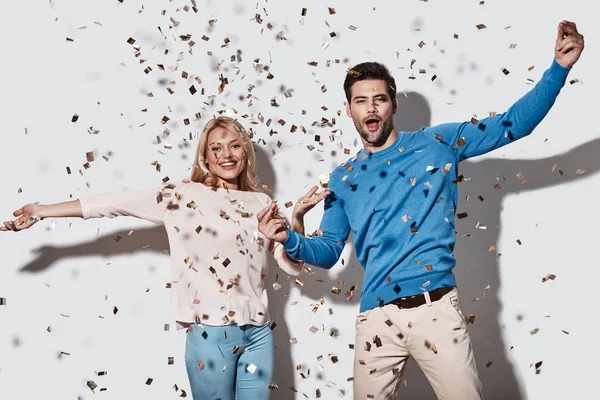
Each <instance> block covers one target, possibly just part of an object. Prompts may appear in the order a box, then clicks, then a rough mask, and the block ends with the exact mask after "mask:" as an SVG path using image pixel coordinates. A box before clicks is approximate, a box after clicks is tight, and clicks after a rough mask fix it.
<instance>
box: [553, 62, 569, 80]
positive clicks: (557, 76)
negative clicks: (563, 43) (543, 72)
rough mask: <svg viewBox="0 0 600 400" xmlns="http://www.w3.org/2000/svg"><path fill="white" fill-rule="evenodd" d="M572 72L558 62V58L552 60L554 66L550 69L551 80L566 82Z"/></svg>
mask: <svg viewBox="0 0 600 400" xmlns="http://www.w3.org/2000/svg"><path fill="white" fill-rule="evenodd" d="M570 71H571V68H565V67H563V66H562V65H560V64H559V63H558V62H557V61H556V58H554V59H553V60H552V65H551V66H550V68H549V69H548V75H549V78H550V79H552V80H556V81H560V82H565V81H566V80H567V75H569V72H570Z"/></svg>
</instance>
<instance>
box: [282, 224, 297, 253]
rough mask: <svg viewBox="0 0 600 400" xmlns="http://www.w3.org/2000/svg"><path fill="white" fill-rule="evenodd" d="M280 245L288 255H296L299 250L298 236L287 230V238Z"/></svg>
mask: <svg viewBox="0 0 600 400" xmlns="http://www.w3.org/2000/svg"><path fill="white" fill-rule="evenodd" d="M282 244H283V247H284V248H285V251H286V252H287V253H288V254H294V253H296V252H297V251H298V250H299V248H300V234H299V233H298V232H294V231H291V230H289V229H288V238H287V240H286V241H285V242H283V243H282Z"/></svg>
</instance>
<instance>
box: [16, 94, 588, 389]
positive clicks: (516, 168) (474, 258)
mask: <svg viewBox="0 0 600 400" xmlns="http://www.w3.org/2000/svg"><path fill="white" fill-rule="evenodd" d="M398 102H399V111H398V113H397V114H396V116H395V119H394V124H395V126H396V128H397V129H399V130H403V131H414V130H418V129H419V128H421V127H423V126H429V124H430V121H431V112H430V109H429V106H428V103H427V101H426V100H425V99H424V98H423V97H422V96H421V95H419V94H417V93H407V95H406V97H405V96H404V94H402V93H401V94H399V96H398ZM533 134H534V135H535V132H534V133H533ZM598 153H600V139H596V140H593V141H591V142H588V143H586V144H583V145H580V146H578V147H576V148H573V149H571V150H569V151H568V152H566V153H563V154H559V155H557V156H553V157H550V158H546V159H541V160H503V159H487V160H483V161H481V162H477V163H475V162H472V161H469V160H467V161H463V162H462V163H461V164H460V168H459V170H460V173H461V174H462V175H464V176H465V178H470V180H468V181H464V182H463V183H461V184H460V185H461V186H460V189H459V190H460V192H459V198H460V199H461V200H460V202H459V208H458V212H461V211H464V210H466V209H467V207H468V214H469V216H468V218H465V219H460V220H457V221H456V229H457V231H458V233H459V234H458V237H457V243H456V248H455V255H456V259H457V266H456V267H455V269H454V273H455V275H456V277H457V282H458V286H459V288H460V289H459V292H460V296H461V308H462V310H463V312H464V314H465V315H469V314H474V315H475V316H476V320H475V323H474V324H473V325H470V328H469V332H470V334H471V338H472V342H473V347H474V351H475V357H476V360H477V365H478V368H479V372H480V378H481V381H482V383H483V391H484V398H485V399H486V400H504V399H511V400H520V399H522V398H523V394H522V392H523V391H522V390H521V388H520V387H519V383H518V380H517V379H516V377H515V374H514V371H513V368H512V366H511V364H510V362H509V360H508V359H507V357H506V353H507V352H508V348H509V347H510V345H509V344H505V343H503V342H502V338H501V329H502V327H501V326H499V324H498V318H499V314H500V310H501V306H502V304H501V303H500V301H499V299H498V297H497V294H496V293H497V290H498V288H499V287H500V284H501V282H500V278H499V272H498V263H497V256H496V254H495V252H488V249H489V248H490V246H492V245H493V246H497V243H498V239H499V235H500V230H499V228H498V227H499V226H500V211H501V210H502V200H503V198H504V195H505V194H511V193H520V192H524V191H527V190H535V189H540V188H545V187H549V186H554V185H559V184H562V183H565V182H570V181H574V180H577V179H584V178H585V177H588V176H590V175H591V174H593V173H596V172H597V171H598V170H599V169H600V160H598V158H597V156H596V155H597V154H598ZM554 164H558V165H559V167H560V168H561V169H562V170H563V171H564V174H563V175H562V176H561V175H559V174H558V173H557V172H552V166H553V165H554ZM578 168H585V169H586V173H585V174H576V173H575V171H576V170H577V169H578ZM257 172H258V175H259V177H260V178H261V181H262V182H263V183H265V184H267V186H269V188H271V190H272V191H273V193H276V181H275V174H274V172H273V169H272V166H271V164H270V163H269V161H268V155H267V154H266V153H265V150H263V149H262V148H260V147H257ZM517 173H521V174H522V175H523V176H524V177H526V179H527V182H526V183H525V184H521V182H520V181H519V179H518V178H517ZM497 178H499V180H497ZM496 183H498V184H500V186H501V189H495V188H494V185H495V184H496ZM479 195H480V196H482V197H483V198H484V201H483V202H482V201H479V200H478V199H477V196H479ZM466 196H470V200H469V202H468V205H467V204H466V203H465V200H464V199H465V198H466ZM476 221H481V223H482V224H484V225H486V226H487V229H486V230H481V229H476V228H475V222H476ZM463 234H470V235H471V237H469V238H467V237H463V236H462V235H463ZM115 235H119V236H121V237H122V238H124V239H123V240H120V241H119V242H115V241H114V237H115ZM148 245H149V247H146V246H148ZM167 249H168V241H167V235H166V232H165V230H164V228H163V227H162V226H157V227H150V228H144V229H136V230H135V233H134V234H132V235H129V230H123V231H122V232H117V233H112V234H110V235H106V236H102V237H98V238H96V239H95V240H94V241H91V242H87V243H82V244H78V245H75V246H69V247H52V246H43V247H41V248H39V249H36V253H37V258H35V259H34V260H32V261H31V262H30V263H28V264H27V265H24V266H23V267H22V268H21V269H20V271H21V272H40V271H43V270H44V269H46V268H48V267H50V265H51V264H52V263H54V262H55V261H58V260H60V259H63V258H69V257H81V256H86V257H87V256H91V255H99V256H100V255H102V256H104V255H108V256H112V255H116V254H130V253H135V252H140V251H153V252H158V253H162V252H163V251H164V250H167ZM344 265H345V267H343V268H339V267H336V268H338V269H339V272H337V276H333V277H328V276H326V274H323V273H322V271H317V275H319V278H321V281H320V282H317V281H316V279H306V281H307V283H306V284H305V285H304V286H303V287H302V288H301V290H302V292H303V294H304V295H306V296H308V297H310V298H315V299H319V298H321V297H324V299H325V302H326V304H348V303H347V302H346V300H345V297H344V293H345V292H346V291H348V289H349V288H350V286H351V285H354V284H356V285H358V290H357V291H356V294H355V296H354V299H353V300H352V301H351V304H356V303H357V302H358V301H359V299H360V294H359V292H360V289H361V287H362V285H361V283H362V279H363V275H364V271H363V268H362V267H361V266H360V264H359V263H358V261H357V260H356V256H355V254H354V252H352V255H351V257H350V258H349V259H348V260H345V262H344ZM270 269H271V272H270V276H269V277H268V278H267V289H268V291H269V299H270V300H269V301H270V310H271V317H272V320H273V321H275V322H276V324H277V326H276V327H275V329H274V335H275V346H276V350H275V363H276V364H275V365H276V368H275V376H274V378H273V380H274V381H275V382H276V383H277V384H278V385H279V388H280V390H279V391H277V392H273V396H272V398H273V399H293V398H294V394H293V393H292V392H291V391H290V390H289V389H288V388H289V387H290V386H295V384H294V380H295V377H296V375H295V370H294V366H293V365H292V358H291V353H290V344H289V338H290V334H289V330H288V327H287V326H286V324H285V319H284V315H285V312H286V304H287V303H286V301H287V299H286V295H287V292H288V291H289V285H291V284H293V280H290V281H289V282H287V284H286V282H285V281H284V280H285V278H286V277H285V275H283V274H281V273H279V272H280V270H278V268H277V266H276V265H275V263H274V262H273V261H272V260H271V262H270ZM333 272H334V273H336V271H335V269H334V271H333ZM275 274H279V279H278V281H279V282H280V283H281V284H282V288H281V289H280V290H278V291H273V289H272V283H273V282H274V281H275V276H276V275H275ZM311 278H314V277H311ZM338 280H344V282H345V284H344V285H343V286H341V289H342V293H341V294H340V295H335V294H333V293H332V292H331V290H330V289H331V287H332V286H338V287H339V286H340V285H338ZM488 285H489V286H490V288H491V289H490V290H488V291H487V293H486V295H485V299H483V291H484V288H485V287H486V286H488ZM475 298H480V300H479V301H472V300H473V299H475ZM334 318H335V315H334ZM330 327H331V328H334V329H335V326H334V325H331V326H330ZM352 334H353V333H352ZM344 345H346V344H345V343H344ZM490 362H491V365H489V367H486V365H488V363H490ZM299 379H300V378H299ZM404 380H405V382H403V385H402V388H401V391H400V397H401V398H404V399H423V400H428V399H435V395H434V393H433V390H432V389H431V386H430V385H429V383H428V382H427V380H426V378H425V376H424V375H423V373H422V372H421V371H420V369H419V368H418V366H417V365H416V364H415V363H414V362H413V361H412V360H411V362H409V363H408V365H407V369H406V371H405V375H404Z"/></svg>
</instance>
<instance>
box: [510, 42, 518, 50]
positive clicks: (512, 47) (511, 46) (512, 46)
mask: <svg viewBox="0 0 600 400" xmlns="http://www.w3.org/2000/svg"><path fill="white" fill-rule="evenodd" d="M508 48H509V49H516V48H517V44H516V43H511V45H510V46H508Z"/></svg>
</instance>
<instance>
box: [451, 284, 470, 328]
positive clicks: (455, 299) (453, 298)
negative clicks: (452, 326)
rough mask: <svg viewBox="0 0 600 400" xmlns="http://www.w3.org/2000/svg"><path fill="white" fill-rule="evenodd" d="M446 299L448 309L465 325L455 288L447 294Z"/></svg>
mask: <svg viewBox="0 0 600 400" xmlns="http://www.w3.org/2000/svg"><path fill="white" fill-rule="evenodd" d="M447 301H448V308H450V311H451V312H452V313H454V315H455V316H456V317H458V318H459V319H460V321H461V323H462V324H463V326H465V327H466V321H465V316H464V315H463V313H462V311H460V305H459V304H458V293H457V292H456V289H454V290H453V291H452V292H450V294H449V295H448V296H447Z"/></svg>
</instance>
